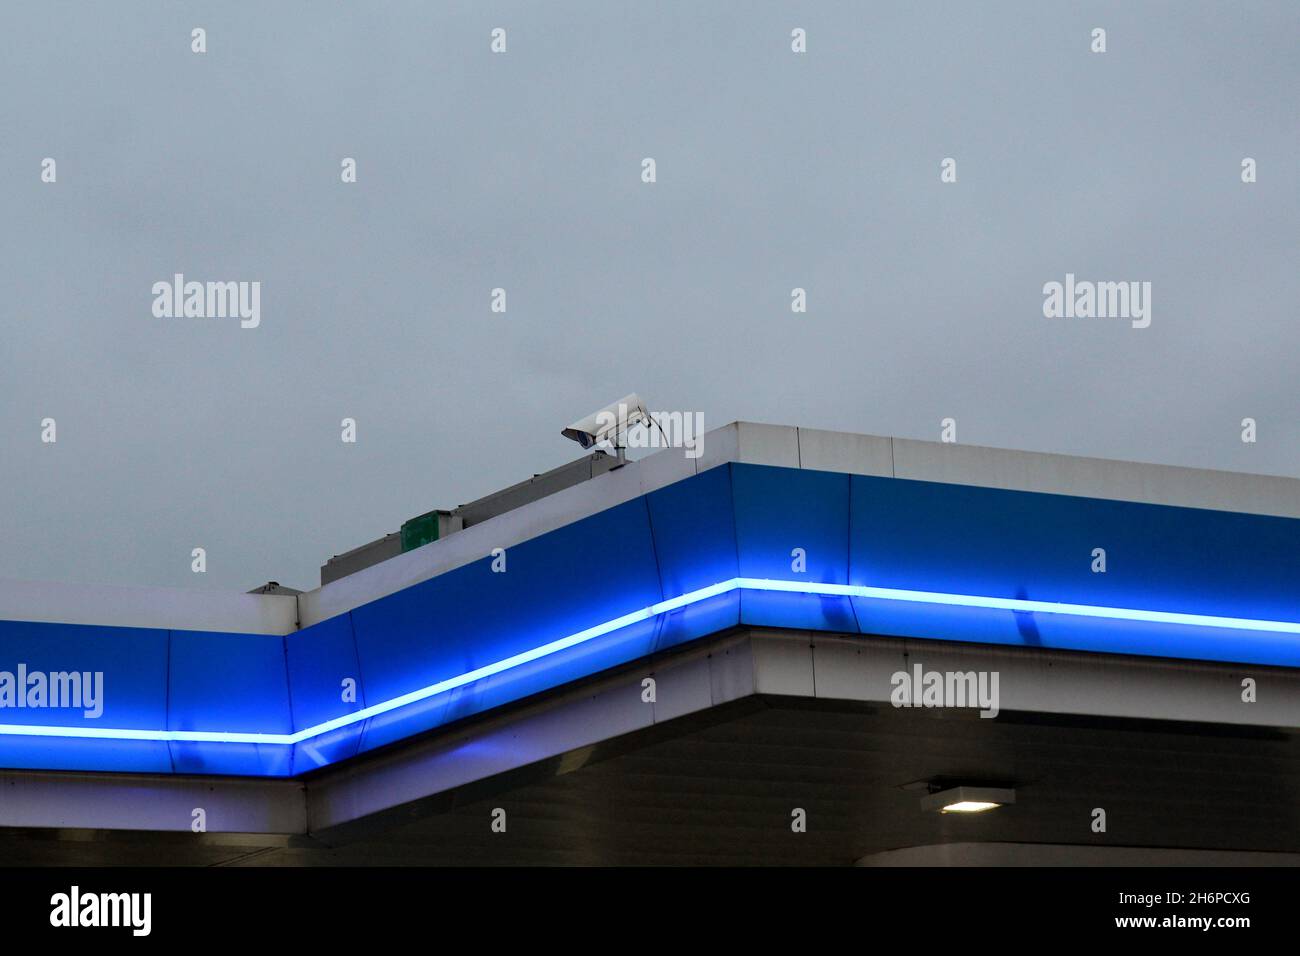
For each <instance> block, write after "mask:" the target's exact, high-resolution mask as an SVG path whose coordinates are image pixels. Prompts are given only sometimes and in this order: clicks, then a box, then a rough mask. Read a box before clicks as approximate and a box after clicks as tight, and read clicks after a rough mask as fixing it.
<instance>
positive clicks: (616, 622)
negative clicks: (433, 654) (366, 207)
mask: <svg viewBox="0 0 1300 956" xmlns="http://www.w3.org/2000/svg"><path fill="white" fill-rule="evenodd" d="M737 590H744V591H781V592H786V593H790V594H811V595H821V596H826V597H857V598H873V599H876V600H884V601H911V602H914V603H918V604H940V605H948V606H952V607H976V608H990V609H994V610H1002V611H1019V612H1025V613H1031V614H1068V615H1074V616H1078V617H1096V618H1105V619H1108V620H1115V621H1141V622H1145V623H1150V624H1181V625H1187V626H1191V627H1209V628H1228V629H1232V630H1242V631H1267V632H1269V633H1277V634H1297V635H1300V623H1296V622H1294V621H1262V620H1258V619H1255V618H1243V617H1216V616H1214V615H1208V614H1182V613H1179V612H1176V611H1148V610H1141V609H1137V608H1123V607H1100V606H1097V605H1093V604H1065V603H1058V602H1055V601H1027V600H1021V599H1018V598H1000V597H985V596H982V595H977V594H949V593H946V592H943V591H907V590H901V589H899V588H879V587H869V586H866V585H860V584H814V583H807V582H803V581H777V580H771V579H767V578H731V579H730V580H727V581H720V582H719V583H717V584H711V585H709V586H708V587H705V588H700V589H698V590H696V591H689V592H687V593H686V594H682V595H679V596H677V597H675V598H669V599H668V600H666V601H659V602H658V603H656V604H651V605H649V606H648V607H643V608H641V609H640V610H637V611H632V612H631V613H629V614H624V615H623V616H622V617H616V618H614V619H613V620H610V621H605V622H604V623H603V624H597V625H595V626H594V627H589V628H587V629H586V630H583V631H578V632H577V633H576V634H570V635H569V636H568V637H562V638H560V639H558V640H555V641H551V642H550V643H549V644H543V645H541V646H540V647H534V648H532V649H531V650H527V651H523V652H522V653H519V654H515V655H514V656H513V657H507V658H505V659H504V660H500V661H496V662H495V663H492V664H485V665H484V666H483V667H479V668H476V669H474V670H472V671H466V672H465V673H464V674H459V675H457V676H456V677H451V678H448V679H447V680H443V681H438V682H437V683H436V684H430V685H429V686H427V687H421V688H420V689H419V690H414V691H411V692H410V693H409V694H402V695H401V696H400V697H394V698H392V699H391V700H386V701H383V702H381V703H378V704H372V705H371V706H369V707H364V708H362V709H361V710H358V711H354V712H353V713H351V714H345V715H344V716H342V717H335V718H334V719H333V720H327V721H325V722H324V723H320V724H315V725H313V726H311V727H306V728H304V729H302V730H299V731H296V732H295V733H292V734H251V733H226V732H222V731H209V730H125V729H117V728H107V727H105V728H98V727H48V726H36V725H30V726H29V725H24V724H0V734H8V735H13V736H22V737H75V738H82V739H91V740H154V741H186V742H193V743H231V744H270V745H275V746H292V745H293V744H298V743H302V742H303V741H305V740H310V739H311V738H313V737H319V736H321V735H322V734H327V733H329V732H330V731H333V730H339V729H341V728H343V727H348V726H351V725H352V724H356V723H360V722H361V721H363V720H369V719H370V718H371V717H378V716H380V715H381V714H386V713H389V712H390V711H394V710H397V709H398V708H400V707H405V706H407V705H408V704H414V703H418V702H420V701H423V700H428V699H429V698H431V697H436V696H437V695H438V694H444V693H446V692H447V691H449V690H454V689H455V688H457V687H464V686H465V685H466V684H472V683H474V682H475V681H477V680H482V679H483V678H485V677H491V676H492V675H493V674H500V673H502V672H503V671H508V670H511V669H512V668H515V667H519V666H521V665H523V664H528V663H530V662H532V661H536V660H539V659H541V658H543V657H548V656H550V655H552V654H557V653H559V652H560V651H563V650H567V649H568V648H570V647H575V646H577V645H579V644H582V643H585V642H586V641H590V640H593V639H595V638H597V637H600V636H601V635H603V634H608V633H610V632H611V631H617V630H619V629H620V628H624V627H628V626H629V625H632V624H637V623H639V622H641V621H646V620H649V619H650V618H653V617H658V616H659V615H660V614H667V613H669V612H671V611H677V610H680V609H681V608H684V607H688V606H690V605H692V604H698V603H699V602H700V601H704V600H707V599H709V598H711V597H717V596H718V595H721V594H729V593H731V592H732V591H737Z"/></svg>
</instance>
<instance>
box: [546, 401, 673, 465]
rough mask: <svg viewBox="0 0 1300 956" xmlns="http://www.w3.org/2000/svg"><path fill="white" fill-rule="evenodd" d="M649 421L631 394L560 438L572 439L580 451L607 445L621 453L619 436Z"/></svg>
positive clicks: (591, 416)
mask: <svg viewBox="0 0 1300 956" xmlns="http://www.w3.org/2000/svg"><path fill="white" fill-rule="evenodd" d="M650 421H651V419H650V413H649V412H647V411H646V408H645V404H644V403H643V402H642V401H641V399H639V398H637V396H636V393H635V392H633V393H632V394H631V395H624V396H623V397H622V398H620V399H619V400H618V401H617V402H612V403H610V404H609V405H606V406H605V407H604V408H602V409H601V410H600V411H598V412H592V413H591V414H590V415H588V416H587V417H586V418H584V419H582V420H581V421H576V422H574V423H573V424H572V425H570V426H569V427H568V428H565V429H563V430H562V431H561V432H560V434H561V435H563V436H564V437H565V438H572V439H573V440H574V441H576V442H577V443H578V444H579V445H581V446H582V447H583V448H590V447H592V446H593V445H601V444H609V445H612V446H613V447H614V448H615V449H616V450H619V451H620V452H621V449H622V447H623V446H622V445H621V444H620V441H619V436H620V435H621V434H623V433H625V432H626V431H627V430H628V429H629V428H631V427H632V426H633V425H637V424H642V423H644V424H648V423H649V422H650ZM620 457H621V455H620Z"/></svg>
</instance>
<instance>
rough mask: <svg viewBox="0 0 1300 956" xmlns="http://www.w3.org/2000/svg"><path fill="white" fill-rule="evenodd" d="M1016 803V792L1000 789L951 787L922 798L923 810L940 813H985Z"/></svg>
mask: <svg viewBox="0 0 1300 956" xmlns="http://www.w3.org/2000/svg"><path fill="white" fill-rule="evenodd" d="M1015 802H1016V792H1015V791H1014V790H1010V789H1001V788H998V787H951V788H949V789H947V790H939V791H937V792H935V793H930V794H926V795H925V796H924V797H922V798H921V809H922V810H938V811H939V812H940V813H983V812H984V811H985V810H992V809H994V808H995V807H1001V806H1005V805H1007V804H1009V803H1015Z"/></svg>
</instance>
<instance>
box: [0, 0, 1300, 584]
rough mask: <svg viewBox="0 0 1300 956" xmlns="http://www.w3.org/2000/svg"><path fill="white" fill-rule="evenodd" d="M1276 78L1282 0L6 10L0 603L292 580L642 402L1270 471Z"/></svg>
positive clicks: (1288, 398)
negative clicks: (1146, 285) (1099, 34)
mask: <svg viewBox="0 0 1300 956" xmlns="http://www.w3.org/2000/svg"><path fill="white" fill-rule="evenodd" d="M194 27H203V28H204V29H206V31H207V52H206V53H205V54H195V53H192V52H191V50H190V45H191V39H190V31H191V30H192V29H193V28H194ZM494 27H503V28H505V29H506V31H507V52H506V53H505V54H493V53H492V52H491V51H490V49H489V43H490V32H491V30H492V29H493V28H494ZM796 27H801V28H803V29H805V30H806V31H807V37H808V40H807V46H808V49H807V53H806V54H802V55H800V54H795V53H793V52H792V51H791V39H790V34H791V30H792V29H794V28H796ZM1095 27H1102V28H1104V29H1105V30H1106V31H1107V51H1106V52H1105V53H1104V54H1097V53H1092V52H1091V51H1090V43H1091V36H1090V34H1091V31H1092V29H1093V28H1095ZM1298 97H1300V4H1297V3H1293V2H1244V3H1185V2H1178V3H1173V2H1171V3H1154V2H1134V0H1126V2H1122V3H1043V2H1024V3H979V4H976V3H967V2H954V3H890V4H870V3H865V2H861V0H859V2H848V3H838V2H829V0H819V2H812V3H795V2H783V3H761V2H758V3H756V2H726V3H724V2H702V3H701V2H689V3H682V2H671V3H626V2H608V0H606V2H584V3H576V2H546V3H539V2H526V3H498V2H477V3H438V2H421V3H397V2H392V3H359V2H354V3H330V4H325V3H317V2H313V3H286V2H276V3H263V2H256V3H253V2H248V3H245V2H230V0H223V2H220V3H215V2H213V3H208V2H187V3H156V2H153V3H147V2H129V3H114V4H106V3H91V2H79V3H59V2H15V0H8V2H6V3H4V4H3V6H0V172H2V175H0V209H2V210H3V226H2V227H0V270H2V271H0V280H2V288H3V296H2V297H0V310H3V311H2V312H0V322H2V329H0V335H2V337H0V493H2V494H3V505H2V506H0V507H2V509H3V510H2V511H0V515H2V517H3V521H2V524H3V528H2V531H0V577H8V578H25V579H38V580H56V581H77V582H92V581H93V582H105V583H118V584H133V585H169V586H180V587H205V588H214V587H215V588H238V589H247V588H250V587H253V586H255V585H257V584H260V583H262V582H263V581H266V580H268V579H276V580H279V581H281V582H284V583H287V584H291V585H294V586H297V587H302V588H310V587H314V586H315V585H316V584H317V583H318V567H319V565H320V564H321V563H322V562H323V561H324V560H325V559H326V558H328V557H329V556H330V555H331V554H334V553H337V552H340V551H343V550H346V549H348V548H351V547H354V546H356V545H359V544H361V543H363V542H365V541H367V540H370V539H372V538H374V537H377V536H379V535H380V534H383V533H385V532H387V531H392V530H396V529H397V527H398V526H399V525H400V523H401V522H402V521H403V520H404V519H406V518H408V517H411V516H413V515H416V514H418V513H420V512H423V511H426V510H429V509H430V508H434V507H452V506H455V505H457V504H460V503H462V502H465V501H468V500H470V499H472V498H475V497H478V496H480V495H482V494H485V493H488V492H490V491H493V490H496V489H497V488H500V487H502V486H505V485H507V484H510V483H512V482H514V481H517V480H520V479H522V478H524V477H527V476H528V475H531V474H533V473H534V472H538V471H542V470H544V469H547V468H550V467H553V466H555V465H558V464H561V463H562V462H564V461H567V460H569V459H572V458H574V457H576V455H577V454H578V449H577V446H575V445H572V444H571V443H569V442H567V441H565V440H564V439H562V438H561V437H560V435H559V434H558V432H559V429H560V428H561V427H562V426H564V425H566V424H568V423H569V422H571V421H573V420H575V419H577V418H579V417H581V416H582V415H584V414H586V413H587V412H590V411H592V410H594V409H596V408H599V407H600V406H602V405H604V404H606V403H607V402H609V401H611V400H613V399H616V398H618V397H619V396H621V395H623V394H624V393H626V392H628V391H633V390H635V391H638V392H639V393H640V394H641V395H642V396H643V397H644V398H645V399H646V400H647V402H648V404H649V405H650V407H651V408H652V409H656V410H658V409H664V410H674V409H680V410H688V411H695V410H699V411H702V412H703V413H704V416H705V424H706V426H707V427H714V426H717V425H721V424H724V423H726V422H728V421H731V420H735V419H748V420H756V421H770V422H776V423H782V424H798V425H805V426H817V427H824V428H834V429H842V430H848V431H858V432H868V433H874V434H881V435H896V436H903V437H910V438H927V439H937V438H938V435H939V423H940V420H941V419H942V418H944V417H946V416H951V417H954V418H956V419H957V423H958V439H959V440H960V441H962V442H965V443H974V444H987V445H999V446H1005V447H1014V448H1023V449H1031V450H1040V451H1052V452H1063V453H1070V454H1081V455H1096V456H1103V457H1111V458H1129V459H1137V460H1145V461H1155V462H1166V463H1172V464H1181V465H1193V466H1200V467H1209V468H1223V469H1231V470H1240V471H1256V472H1264V473H1273V474H1282V475H1293V476H1300V402H1297V394H1298V392H1300V375H1298V374H1297V361H1298V359H1300V348H1298V346H1300V326H1298V324H1297V323H1298V319H1300V316H1298V314H1297V302H1298V301H1300V278H1298V275H1300V270H1298V269H1297V266H1300V201H1298V199H1297V196H1298V195H1300V186H1298V174H1300V159H1298V158H1300V122H1298V120H1300V110H1298V109H1297V99H1298ZM45 157H52V158H54V159H55V160H56V162H57V181H56V182H55V183H52V184H51V183H43V182H42V181H41V163H42V160H43V159H44V158H45ZM343 157H354V158H355V159H356V161H357V173H358V177H357V178H358V181H357V182H356V183H355V184H344V183H343V182H341V179H340V162H341V160H342V159H343ZM644 157H653V158H654V159H655V160H656V163H657V182H655V183H654V184H645V183H642V181H641V161H642V159H643V158H644ZM945 157H953V158H954V159H956V161H957V174H958V176H957V182H956V183H952V184H944V183H941V182H940V178H939V173H940V162H941V160H943V159H944V158H945ZM1244 157H1252V158H1254V159H1255V160H1256V161H1257V164H1258V167H1257V168H1258V181H1257V182H1256V183H1253V184H1244V183H1243V182H1242V181H1241V162H1242V159H1243V158H1244ZM177 272H181V273H184V275H185V276H186V278H187V279H192V280H200V281H208V280H234V281H239V280H243V281H254V280H256V281H259V282H261V288H262V300H261V325H260V326H259V327H258V328H256V329H241V328H240V326H239V322H238V319H220V318H204V319H198V318H189V319H185V318H175V319H168V318H155V317H154V316H153V314H152V309H151V307H152V304H153V295H152V292H151V288H152V286H153V283H154V282H157V281H160V280H170V278H171V276H172V275H173V274H174V273H177ZM1067 272H1072V273H1074V274H1076V275H1077V276H1078V277H1079V278H1080V279H1094V280H1137V281H1149V282H1151V283H1152V322H1151V325H1150V327H1149V328H1146V329H1134V328H1132V327H1131V325H1130V323H1129V322H1127V321H1125V320H1123V319H1079V318H1076V319H1048V318H1045V317H1044V315H1043V292H1042V288H1043V285H1044V283H1046V282H1050V281H1053V280H1057V281H1062V280H1064V278H1065V274H1066V273H1067ZM498 286H499V287H504V288H505V289H506V290H507V296H508V298H507V304H508V311H507V313H506V314H504V315H500V314H493V313H492V312H491V311H490V309H489V304H490V301H489V299H490V292H491V290H492V289H493V288H494V287H498ZM795 287H803V288H805V289H806V290H807V295H808V311H807V313H806V314H794V313H792V311H791V302H790V293H791V289H793V288H795ZM1248 416H1249V417H1253V418H1255V419H1256V420H1257V421H1258V428H1259V432H1258V435H1259V440H1258V442H1257V443H1255V444H1253V445H1251V444H1243V443H1242V441H1241V439H1240V422H1241V420H1242V419H1243V418H1244V417H1248ZM45 417H52V418H54V419H55V420H56V422H57V428H58V431H57V436H58V440H57V443H55V444H53V445H50V444H43V443H42V442H41V440H40V422H41V420H42V419H43V418H45ZM344 417H352V418H355V419H356V420H357V423H358V441H357V443H356V444H355V445H346V444H343V443H342V442H341V441H340V427H339V424H340V421H341V419H343V418H344ZM198 546H201V547H204V548H206V549H207V552H208V561H209V564H208V567H209V570H208V573H207V574H206V575H196V574H193V573H191V571H190V550H191V548H193V547H198Z"/></svg>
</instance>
